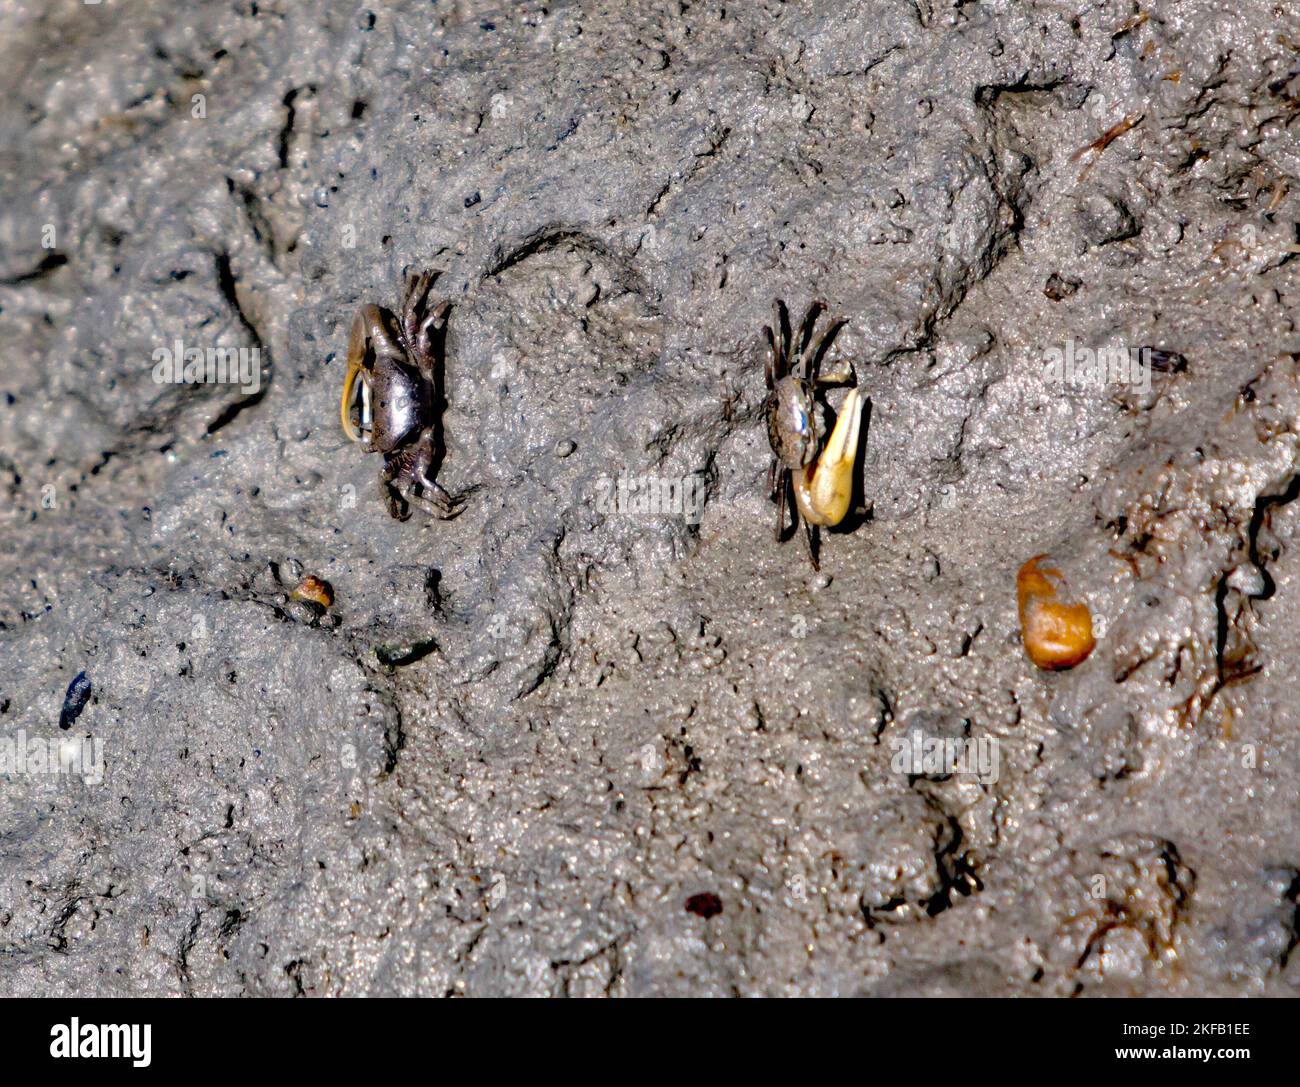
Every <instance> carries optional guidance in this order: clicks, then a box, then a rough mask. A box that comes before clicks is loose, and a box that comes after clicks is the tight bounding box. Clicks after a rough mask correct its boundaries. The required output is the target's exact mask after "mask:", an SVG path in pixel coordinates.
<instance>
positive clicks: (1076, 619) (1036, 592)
mask: <svg viewBox="0 0 1300 1087" xmlns="http://www.w3.org/2000/svg"><path fill="white" fill-rule="evenodd" d="M1044 560H1046V561H1047V562H1048V563H1049V564H1050V563H1051V561H1052V557H1051V556H1050V555H1035V556H1034V557H1033V558H1032V559H1030V560H1029V561H1028V562H1027V563H1025V564H1024V566H1022V567H1021V568H1020V573H1019V574H1017V575H1016V603H1017V605H1018V606H1019V608H1020V636H1021V637H1022V638H1023V639H1024V643H1025V652H1026V653H1027V654H1028V655H1029V659H1030V660H1031V661H1033V662H1034V663H1035V664H1036V665H1038V667H1039V668H1047V669H1050V670H1051V671H1053V672H1059V671H1062V670H1064V669H1066V668H1073V667H1074V666H1075V665H1076V664H1080V663H1082V662H1083V661H1085V660H1087V659H1088V654H1089V653H1091V652H1092V649H1093V646H1095V645H1096V644H1097V641H1096V639H1095V638H1094V637H1093V634H1092V613H1091V612H1090V611H1089V610H1088V605H1087V604H1085V603H1084V602H1083V601H1082V600H1080V599H1078V598H1076V597H1075V596H1074V594H1073V593H1072V592H1071V591H1070V586H1069V584H1068V583H1067V582H1066V580H1065V575H1064V574H1062V573H1061V571H1060V570H1058V569H1057V568H1056V567H1055V566H1053V565H1046V566H1040V565H1039V563H1040V562H1043V561H1044Z"/></svg>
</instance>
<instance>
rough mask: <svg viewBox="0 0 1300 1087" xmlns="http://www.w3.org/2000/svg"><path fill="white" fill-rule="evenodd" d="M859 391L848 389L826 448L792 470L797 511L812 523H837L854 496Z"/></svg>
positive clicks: (859, 423) (859, 421)
mask: <svg viewBox="0 0 1300 1087" xmlns="http://www.w3.org/2000/svg"><path fill="white" fill-rule="evenodd" d="M862 403H863V398H862V393H861V392H860V391H859V390H858V389H856V388H854V389H850V390H849V395H848V396H847V397H846V398H845V401H844V406H843V407H842V408H841V409H840V414H839V418H837V419H836V420H835V429H834V430H832V431H831V436H830V438H829V439H828V440H827V442H826V447H825V448H824V449H823V450H822V452H821V456H819V457H818V458H817V459H816V460H815V461H813V462H812V464H810V465H808V466H807V467H806V468H803V469H800V470H797V471H795V473H794V497H795V501H796V503H797V504H798V506H799V512H800V513H801V514H802V515H803V518H804V520H805V521H807V522H808V523H809V524H812V525H821V526H823V527H830V526H833V525H838V524H839V523H840V522H841V521H843V520H844V516H845V514H847V513H848V512H849V503H850V502H851V501H852V499H853V466H854V464H855V463H856V461H857V456H858V434H859V431H860V430H861V427H862Z"/></svg>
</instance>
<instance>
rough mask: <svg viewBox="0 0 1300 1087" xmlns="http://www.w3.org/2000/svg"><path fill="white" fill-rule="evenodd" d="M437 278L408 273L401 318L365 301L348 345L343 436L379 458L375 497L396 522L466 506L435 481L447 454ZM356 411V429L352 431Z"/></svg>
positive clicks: (445, 305) (443, 310)
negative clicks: (414, 509)
mask: <svg viewBox="0 0 1300 1087" xmlns="http://www.w3.org/2000/svg"><path fill="white" fill-rule="evenodd" d="M438 275H439V273H438V272H436V271H425V272H420V273H419V274H416V273H414V272H410V271H408V272H407V273H406V275H405V277H404V279H405V289H404V291H403V296H402V311H401V314H400V315H397V314H394V313H393V312H392V311H391V310H388V309H385V308H383V307H382V306H376V305H373V304H369V303H368V304H366V305H364V306H362V307H361V308H360V309H359V310H357V315H356V317H355V318H354V319H353V321H352V333H351V335H350V337H349V339H348V366H347V373H346V375H345V376H344V378H343V399H342V403H341V405H340V416H341V420H342V423H343V431H344V433H345V434H347V436H348V437H349V438H351V439H352V440H353V441H354V442H359V441H364V442H365V443H366V449H367V451H368V452H371V453H382V454H384V466H383V468H382V469H381V470H380V472H379V486H380V491H381V493H382V494H383V497H384V501H385V502H386V503H387V505H388V512H389V513H390V514H391V515H392V516H393V517H395V518H397V519H398V520H399V521H405V520H406V519H407V518H408V517H409V516H410V515H411V511H410V507H411V505H418V506H419V507H420V508H421V509H423V510H425V511H426V512H427V513H429V514H431V515H432V516H434V517H437V518H440V519H442V520H450V519H451V518H452V517H455V516H456V515H457V514H458V513H460V511H461V508H462V506H463V505H464V501H465V496H464V495H459V496H452V495H450V494H448V493H447V491H446V490H445V489H444V488H443V487H442V486H441V485H440V484H439V483H438V482H437V481H436V480H435V479H434V476H435V475H436V474H437V470H438V466H439V465H440V464H441V463H442V458H443V455H444V453H445V448H444V446H443V440H442V426H441V423H440V417H441V414H442V409H443V407H444V406H445V404H444V401H443V374H442V369H443V361H444V357H445V349H446V334H447V314H448V311H449V310H450V309H451V303H450V302H439V303H438V304H437V305H436V306H434V307H433V308H432V309H429V307H428V303H429V290H430V288H431V287H432V286H433V283H434V280H436V279H437V278H438ZM358 392H359V393H360V396H359V397H358ZM358 399H359V400H360V405H359V406H358V403H357V401H358ZM354 409H355V410H356V413H357V416H358V420H357V421H358V423H359V429H358V427H357V426H354V425H353V418H352V416H353V412H354Z"/></svg>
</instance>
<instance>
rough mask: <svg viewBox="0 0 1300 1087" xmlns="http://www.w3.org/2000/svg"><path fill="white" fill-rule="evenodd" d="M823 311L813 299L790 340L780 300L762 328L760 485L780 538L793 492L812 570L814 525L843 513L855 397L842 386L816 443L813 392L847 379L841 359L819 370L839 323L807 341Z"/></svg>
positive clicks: (853, 454)
mask: <svg viewBox="0 0 1300 1087" xmlns="http://www.w3.org/2000/svg"><path fill="white" fill-rule="evenodd" d="M825 308H826V307H825V306H824V305H823V304H822V303H821V302H813V303H812V305H810V306H809V307H808V312H807V314H805V316H804V319H803V323H802V324H801V325H800V326H799V335H798V343H797V344H796V343H795V340H794V337H793V336H792V335H791V331H790V313H789V311H788V310H787V309H786V306H785V303H784V302H782V301H781V300H780V299H777V300H776V302H775V303H774V304H773V309H774V311H775V320H774V321H773V325H772V326H769V327H766V328H764V329H763V331H764V333H766V335H767V346H768V359H767V367H766V375H765V376H766V379H767V388H768V395H767V402H766V405H765V408H766V414H767V438H768V441H769V442H771V444H772V453H773V454H774V456H773V458H772V468H771V471H770V473H769V479H768V482H769V484H770V486H771V490H772V500H773V501H774V502H776V503H777V517H776V538H777V540H778V541H779V540H784V539H786V536H787V532H786V515H785V511H786V504H787V495H788V494H789V492H791V491H793V493H794V511H795V512H794V526H793V528H794V529H795V530H796V531H797V529H798V526H799V522H800V521H801V520H802V522H803V526H804V540H805V542H806V543H807V545H808V557H809V559H810V560H811V561H812V565H813V569H814V570H817V569H820V564H819V562H818V558H817V545H818V531H817V530H818V528H819V527H822V526H826V527H830V526H833V525H838V524H839V523H840V522H841V521H842V520H844V516H845V514H847V513H848V512H849V502H850V500H851V499H852V497H853V465H854V462H855V461H856V459H857V455H858V432H859V429H860V425H861V421H862V402H863V398H862V393H861V391H860V390H859V389H858V388H857V387H856V386H854V387H853V388H852V389H850V390H849V394H848V397H847V398H846V399H845V401H844V404H843V406H842V407H841V408H840V412H839V415H838V417H837V418H836V420H835V428H834V430H832V431H831V436H830V438H829V439H828V440H827V441H826V444H825V446H823V445H822V436H823V435H824V434H825V423H824V420H823V414H822V406H821V405H820V404H819V403H818V401H817V394H818V393H819V392H821V391H822V390H823V389H825V388H826V387H828V386H831V385H845V384H848V382H850V381H852V380H853V367H852V365H851V364H850V363H849V362H848V361H847V360H839V361H837V362H834V363H831V364H830V366H829V368H828V373H827V374H826V376H822V374H821V366H822V357H823V356H824V355H825V354H826V351H827V349H828V348H829V347H830V344H831V341H832V340H833V339H834V338H835V335H836V333H837V332H839V330H840V329H841V328H842V327H843V325H844V322H843V321H832V322H831V323H830V326H829V327H828V328H827V329H826V331H824V332H823V333H822V335H821V337H820V338H819V339H814V333H815V332H816V326H817V318H818V317H820V316H821V313H822V311H823V310H824V309H825ZM796 347H797V350H796Z"/></svg>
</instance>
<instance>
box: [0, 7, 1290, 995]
mask: <svg viewBox="0 0 1300 1087" xmlns="http://www.w3.org/2000/svg"><path fill="white" fill-rule="evenodd" d="M1225 8H1228V9H1230V10H1224V9H1225ZM182 11H183V15H182V14H181V12H182ZM0 31H2V32H0V87H2V89H3V95H2V96H0V133H2V135H0V148H2V150H0V344H2V345H3V361H2V362H0V741H8V742H9V743H10V744H11V750H17V748H16V747H13V746H12V745H13V744H14V742H15V741H16V738H17V737H18V736H19V735H20V734H21V735H23V736H24V737H26V738H27V739H28V740H29V741H30V740H31V739H32V738H35V739H36V740H37V741H39V742H45V743H48V742H49V741H50V740H51V739H54V738H59V737H62V738H63V739H65V740H71V739H78V740H84V741H86V742H87V743H90V742H98V743H99V744H100V745H101V747H102V758H103V774H102V780H98V781H91V780H87V777H93V775H82V776H80V777H78V776H76V775H71V774H50V773H40V772H34V771H33V770H32V769H31V767H30V765H28V766H27V767H26V768H25V769H19V768H16V767H15V766H14V765H11V766H10V769H9V772H7V773H4V774H0V993H3V994H6V995H8V994H73V993H94V994H102V995H116V994H142V995H147V994H198V995H208V994H250V995H253V994H259V995H260V994H284V995H292V994H308V995H334V994H341V995H359V994H421V995H443V994H466V995H482V994H539V995H541V994H571V995H588V994H597V995H599V994H605V993H608V994H613V995H651V994H876V995H890V994H903V993H924V994H962V995H972V994H1043V995H1055V996H1061V995H1071V994H1077V993H1082V994H1088V995H1093V994H1105V995H1109V994H1133V993H1139V994H1184V995H1204V994H1278V995H1281V994H1291V995H1296V994H1297V990H1298V989H1300V954H1297V953H1296V952H1295V949H1296V946H1297V942H1298V940H1300V936H1298V933H1297V909H1298V907H1297V894H1298V892H1300V834H1298V833H1297V831H1298V830H1300V814H1298V812H1300V777H1298V775H1297V771H1300V711H1298V710H1297V703H1296V698H1295V692H1296V688H1297V680H1298V678H1300V675H1298V673H1300V666H1298V665H1297V654H1298V652H1300V636H1298V634H1297V625H1296V622H1295V615H1296V609H1297V608H1298V607H1300V549H1297V547H1296V546H1294V543H1295V541H1296V539H1297V533H1300V522H1298V520H1297V511H1298V510H1300V504H1297V503H1296V502H1294V501H1293V500H1294V499H1295V497H1296V495H1297V492H1300V468H1298V466H1297V465H1298V456H1300V362H1298V360H1300V335H1297V331H1296V323H1295V314H1296V312H1297V301H1300V283H1298V282H1297V268H1300V260H1297V258H1296V257H1295V255H1294V252H1293V251H1292V249H1291V248H1290V247H1292V246H1294V245H1295V244H1296V241H1297V230H1296V221H1297V219H1300V16H1298V15H1297V12H1296V9H1295V7H1294V5H1292V4H1291V3H1289V2H1283V3H1275V2H1274V0H1248V2H1246V3H1241V4H1233V5H1222V4H1220V3H1218V2H1216V0H1186V2H1177V3H1175V2H1162V3H1156V4H1151V5H1148V4H1145V3H1144V4H1143V6H1142V7H1141V8H1140V9H1139V7H1138V6H1137V5H1135V4H1133V3H1129V2H1121V3H1115V2H1109V0H1107V2H1102V3H1093V2H1089V0H1074V2H1068V0H1067V2H1060V0H1057V2H1036V3H1026V4H1014V3H1005V2H1004V3H999V2H970V3H952V2H947V3H945V2H942V0H918V2H916V3H911V2H908V3H903V2H880V3H853V2H843V3H831V2H825V3H811V2H797V3H796V2H792V3H780V2H776V0H761V2H759V0H751V2H739V3H738V2H735V0H731V2H726V3H723V2H718V0H701V2H684V3H666V2H649V0H645V2H642V0H633V2H630V3H627V4H607V5H597V4H588V3H564V2H558V0H557V2H550V3H546V4H540V3H513V4H505V5H503V4H499V3H497V4H486V3H469V2H461V3H445V2H439V3H435V4H429V3H407V4H396V5H392V6H389V5H382V4H378V3H377V4H374V5H372V6H371V7H370V8H364V7H358V6H355V5H351V4H338V3H327V2H317V3H313V2H304V3H293V2H288V0H282V2H279V3H275V2H261V0H259V2H258V3H250V2H248V0H242V2H238V3H199V4H186V5H183V6H180V5H173V4H162V3H144V2H139V3H130V4H127V3H113V2H108V3H104V4H102V5H88V4H83V3H81V2H80V0H58V2H51V3H49V4H22V3H17V2H9V3H5V4H4V5H3V7H2V8H0ZM196 96H201V97H196ZM1126 119H1128V121H1129V122H1131V124H1130V126H1129V127H1128V128H1127V130H1126V131H1124V132H1122V133H1121V134H1119V135H1117V136H1116V137H1115V138H1114V139H1113V140H1112V141H1111V142H1110V143H1109V144H1108V145H1107V146H1106V147H1105V148H1104V149H1100V150H1095V151H1085V152H1084V153H1083V154H1077V153H1078V152H1079V151H1080V150H1081V149H1083V148H1086V147H1087V145H1089V144H1090V143H1091V142H1092V141H1095V140H1097V139H1098V138H1099V137H1101V136H1103V134H1105V133H1106V132H1107V131H1108V130H1110V129H1112V128H1113V127H1114V126H1116V125H1120V124H1121V122H1125V120H1126ZM408 266H411V267H417V268H418V267H434V268H439V269H442V270H444V275H443V277H442V279H441V280H440V281H439V283H438V291H439V292H440V296H441V297H446V298H449V299H451V300H452V301H453V302H454V308H453V310H452V311H451V317H450V323H449V331H448V354H447V361H446V378H447V388H446V395H447V401H448V408H447V411H446V413H445V416H444V426H445V430H446V435H447V443H448V450H447V456H446V460H445V463H444V464H443V465H442V468H441V473H440V479H441V480H442V482H443V483H445V484H446V486H447V487H448V488H449V489H451V490H452V491H466V490H469V489H471V488H477V489H476V490H473V493H472V494H471V496H470V499H469V502H468V504H467V507H466V509H465V512H464V513H463V514H462V515H461V516H460V517H459V518H458V519H456V520H453V521H448V522H439V521H434V520H430V519H428V518H425V517H423V516H421V515H420V514H419V513H417V514H416V515H415V516H414V517H412V519H411V520H409V521H407V522H405V523H401V522H398V521H396V520H393V519H391V518H390V517H389V516H388V515H387V512H386V511H385V508H384V506H383V504H382V502H381V500H380V497H379V492H378V486H377V483H376V478H377V472H378V468H379V464H378V458H377V457H374V456H368V455H366V454H365V453H364V451H363V450H362V449H361V448H360V447H359V446H355V445H352V444H350V443H348V442H347V441H345V439H344V436H343V434H342V432H341V429H340V426H339V422H338V397H339V390H340V387H341V383H342V377H343V366H344V361H343V360H344V355H345V352H346V341H347V333H348V327H349V324H350V322H351V319H352V315H353V313H354V312H355V311H356V309H357V307H358V305H360V304H361V303H364V302H377V303H381V304H385V305H389V306H392V305H395V304H396V302H397V296H398V290H399V281H400V276H401V273H402V271H403V269H404V268H406V267H408ZM776 297H781V298H784V299H785V300H787V301H788V302H789V304H790V306H791V308H792V309H793V310H795V311H796V313H801V312H802V310H803V308H804V307H805V306H806V305H807V304H808V302H809V301H810V300H811V299H813V298H821V299H824V300H825V301H826V302H827V304H828V307H829V310H830V312H831V313H832V314H834V315H837V316H840V317H843V318H845V319H846V320H847V322H848V323H847V325H846V326H845V327H844V328H843V330H842V332H841V333H840V335H839V337H838V339H837V340H836V345H835V346H836V350H837V353H839V354H842V355H844V356H846V357H848V358H851V359H852V360H853V362H854V365H855V368H856V373H857V380H858V382H859V383H860V384H861V385H862V386H863V388H864V389H865V391H866V392H867V394H868V395H869V397H870V400H871V411H870V420H869V428H868V433H867V436H866V439H865V443H864V448H863V453H862V460H863V470H862V484H861V491H862V495H861V498H862V502H861V508H862V510H864V511H865V512H862V513H860V514H857V515H855V516H854V517H853V518H852V519H851V522H852V523H851V524H850V525H849V530H848V531H836V532H832V533H830V534H828V535H825V536H824V537H823V546H822V560H823V562H822V570H823V575H824V576H823V577H821V578H818V577H816V576H814V574H813V572H812V570H811V568H810V566H809V563H808V561H807V558H806V556H805V554H804V552H803V548H802V544H801V541H800V540H799V539H797V538H796V539H792V540H789V541H787V542H785V543H783V544H778V543H777V542H776V541H775V540H774V539H773V532H772V529H773V522H774V519H775V512H774V508H773V506H772V504H771V502H770V501H769V498H768V494H767V470H768V462H769V451H768V444H767V437H766V433H765V429H764V422H763V399H764V395H765V389H764V381H763V346H762V338H761V335H760V332H761V329H762V326H763V325H764V323H766V322H767V321H768V320H769V319H770V313H771V305H772V300H773V299H774V298H776ZM178 339H180V340H181V341H183V343H184V344H185V345H187V346H192V347H197V348H200V349H208V348H213V347H232V348H238V347H244V348H250V349H251V348H257V349H258V350H259V351H260V353H261V354H260V363H261V380H260V383H259V387H258V389H257V391H256V392H253V393H245V392H244V391H241V389H240V388H239V387H238V386H235V385H232V384H213V383H209V384H160V383H157V382H155V381H154V379H153V367H154V361H153V360H154V358H155V355H154V353H155V352H156V351H158V350H159V349H163V348H169V347H170V346H171V345H172V344H173V343H174V342H175V341H176V340H178ZM1068 343H1072V344H1074V345H1076V346H1078V347H1083V348H1091V349H1095V348H1098V347H1101V346H1103V345H1108V344H1123V345H1132V346H1139V345H1146V346H1153V347H1157V348H1160V349H1161V350H1164V351H1167V352H1175V353H1177V354H1179V355H1181V356H1183V357H1184V358H1185V360H1186V364H1185V366H1184V365H1173V366H1169V367H1167V368H1166V370H1164V371H1162V372H1157V373H1154V374H1153V375H1152V378H1151V382H1150V386H1149V388H1146V389H1143V388H1139V387H1136V386H1135V385H1133V384H1132V383H1130V384H1124V383H1120V382H1109V383H1106V384H1095V385H1077V384H1076V385H1067V384H1065V383H1063V382H1061V381H1055V380H1053V379H1052V378H1051V376H1050V375H1049V374H1047V373H1046V372H1045V370H1044V366H1043V359H1044V357H1045V356H1047V354H1048V353H1049V352H1050V351H1052V350H1053V349H1061V350H1064V349H1065V347H1066V345H1067V344H1068ZM841 395H842V393H839V392H832V393H831V394H830V397H831V402H832V404H834V403H836V402H838V398H839V397H840V396H841ZM620 474H626V477H628V478H632V477H642V476H647V475H649V476H653V477H655V478H657V479H674V478H675V479H679V480H680V479H689V480H691V481H695V482H698V484H699V486H700V487H701V488H702V491H701V493H702V494H703V495H704V496H705V499H706V501H705V504H704V508H703V511H702V515H701V516H700V517H699V519H698V523H691V522H692V519H690V518H686V517H683V516H682V515H680V514H675V513H673V512H671V511H669V512H666V513H665V512H662V511H661V512H658V513H655V512H647V511H645V510H637V509H633V508H628V507H626V506H615V507H613V508H611V507H610V504H609V503H608V502H602V501H601V500H600V499H601V495H602V494H605V495H606V496H607V495H608V494H609V487H610V481H611V480H617V479H618V477H619V476H620ZM614 493H617V492H616V491H615V492H614ZM1046 551H1050V552H1052V553H1053V554H1054V555H1056V556H1057V557H1058V559H1059V560H1060V562H1061V563H1062V564H1063V566H1064V567H1065V568H1066V569H1067V570H1068V572H1069V577H1070V580H1071V582H1072V584H1073V585H1074V587H1075V589H1076V590H1077V591H1078V592H1080V593H1082V594H1083V596H1084V597H1085V598H1086V599H1087V601H1088V602H1089V604H1090V606H1091V609H1092V613H1093V616H1094V621H1095V624H1096V630H1097V634H1098V644H1097V648H1096V650H1095V651H1094V652H1093V654H1092V656H1091V657H1090V658H1089V659H1088V660H1087V661H1086V662H1085V663H1084V664H1082V665H1081V666H1079V667H1078V668H1075V669H1074V670H1072V671H1068V672H1061V673H1055V674H1053V673H1047V672H1042V671H1039V670H1038V669H1036V668H1035V667H1034V666H1033V665H1031V664H1030V662H1029V661H1028V660H1027V659H1026V657H1025V655H1024V652H1023V650H1022V647H1021V645H1020V641H1019V623H1018V619H1017V615H1016V604H1015V591H1014V589H1015V575H1016V571H1017V569H1018V568H1019V566H1020V565H1021V563H1023V562H1024V561H1025V560H1026V559H1028V558H1029V557H1031V556H1032V555H1035V554H1037V553H1039V552H1046ZM303 573H312V574H316V575H318V576H319V577H321V578H324V579H326V580H327V581H329V582H330V583H331V585H332V586H333V588H334V592H335V594H336V600H335V603H334V606H333V607H332V608H330V609H329V611H328V612H327V613H325V615H323V616H322V615H320V614H318V613H316V612H314V611H313V610H312V609H310V608H308V607H307V606H305V605H303V604H300V603H297V602H295V601H292V600H290V599H289V589H290V588H291V587H292V586H293V585H294V584H295V582H296V581H297V579H298V577H299V576H300V575H301V574H303ZM83 671H84V672H85V673H86V675H87V677H88V679H89V680H90V682H91V684H92V692H93V693H92V695H91V697H90V700H89V702H88V703H87V705H86V706H85V708H84V711H83V712H82V713H81V715H80V716H79V717H78V718H77V719H76V720H75V722H72V723H71V727H70V728H69V729H67V730H60V729H59V727H58V721H59V715H60V708H61V706H62V705H63V700H64V692H65V690H66V689H67V688H68V685H69V683H70V682H71V681H72V680H73V678H74V677H75V676H76V675H77V674H78V673H80V672H83ZM918 730H920V732H921V733H922V734H923V735H924V736H926V737H951V738H964V739H968V740H971V741H980V742H981V743H984V744H988V743H989V742H991V741H996V744H997V747H996V750H997V751H998V752H999V760H1000V761H999V772H998V774H997V775H996V780H987V781H980V780H977V779H975V778H973V777H971V776H970V775H959V774H944V773H920V774H909V773H904V772H899V770H897V769H896V768H895V766H894V758H895V752H896V750H897V749H898V745H899V744H900V743H901V742H902V739H903V738H904V737H907V736H909V735H911V734H912V733H915V732H917V731H918ZM700 894H713V895H716V896H717V898H718V901H719V902H720V904H721V906H722V911H721V913H718V914H717V915H716V916H712V917H710V918H705V917H701V916H698V915H697V914H696V913H692V912H689V911H688V910H687V909H686V908H685V903H686V902H687V900H688V899H690V898H691V897H692V896H695V895H700ZM706 912H707V911H706Z"/></svg>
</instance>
